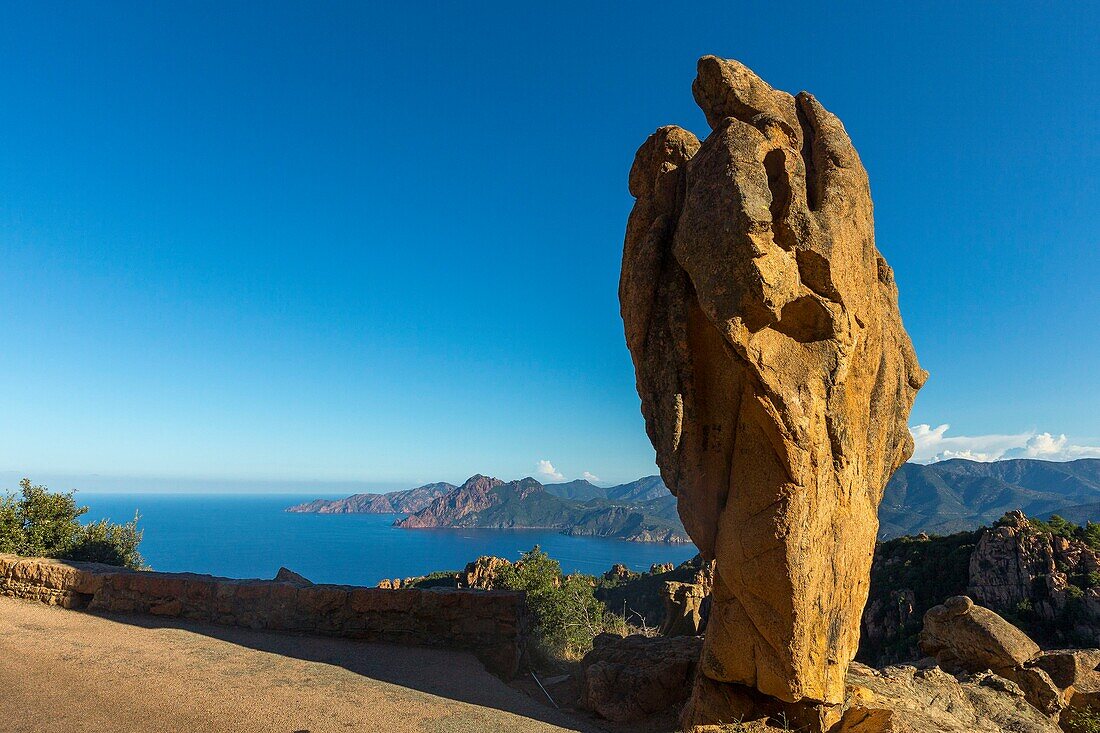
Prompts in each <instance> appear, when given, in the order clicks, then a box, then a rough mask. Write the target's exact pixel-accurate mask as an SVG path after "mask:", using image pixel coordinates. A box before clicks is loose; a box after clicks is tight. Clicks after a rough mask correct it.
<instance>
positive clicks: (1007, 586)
mask: <svg viewBox="0 0 1100 733" xmlns="http://www.w3.org/2000/svg"><path fill="white" fill-rule="evenodd" d="M1095 573H1100V553H1098V552H1097V551H1096V550H1093V549H1092V548H1091V547H1089V546H1088V545H1087V544H1085V543H1084V542H1082V541H1080V540H1075V539H1070V538H1066V537H1060V536H1058V535H1055V534H1052V533H1050V532H1044V531H1042V530H1041V529H1039V528H1038V527H1035V526H1033V525H1032V524H1031V522H1029V521H1028V519H1027V517H1026V516H1024V514H1023V513H1022V512H1011V513H1010V514H1007V515H1005V516H1004V517H1003V518H1002V519H1001V520H1000V522H999V523H998V526H996V527H992V528H990V529H989V530H987V531H986V532H984V533H983V534H982V537H981V540H979V542H978V546H977V548H975V550H974V553H973V554H972V555H971V557H970V585H969V588H968V590H967V592H968V593H969V594H970V595H971V596H973V597H974V599H975V600H976V601H977V602H978V603H981V604H982V605H984V606H988V607H990V608H996V609H1002V610H1006V611H1010V610H1015V609H1016V608H1018V607H1019V606H1020V605H1021V604H1022V605H1025V606H1026V607H1028V608H1030V609H1031V611H1032V613H1034V614H1035V615H1036V616H1037V617H1039V618H1040V619H1043V620H1045V621H1048V622H1052V621H1055V620H1056V619H1060V618H1064V617H1065V616H1066V613H1067V607H1068V606H1070V605H1071V604H1073V605H1076V606H1077V609H1076V611H1075V612H1074V613H1073V614H1072V615H1073V617H1074V618H1075V623H1074V627H1073V641H1074V642H1076V643H1087V644H1100V587H1095V586H1093V587H1086V588H1080V587H1078V586H1079V585H1081V584H1082V583H1081V581H1080V580H1078V581H1077V585H1075V584H1074V579H1075V578H1088V577H1090V575H1093V574H1095ZM1037 638H1038V637H1037ZM1048 641H1049V640H1048Z"/></svg>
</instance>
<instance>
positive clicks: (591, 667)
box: [580, 634, 703, 721]
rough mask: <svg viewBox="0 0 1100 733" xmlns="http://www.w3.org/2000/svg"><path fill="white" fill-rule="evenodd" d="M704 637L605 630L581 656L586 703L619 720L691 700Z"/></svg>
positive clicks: (605, 715)
mask: <svg viewBox="0 0 1100 733" xmlns="http://www.w3.org/2000/svg"><path fill="white" fill-rule="evenodd" d="M702 644H703V640H702V639H699V638H695V637H677V638H647V637H644V636H628V637H626V638H622V637H619V636H615V635H614V634H600V635H599V636H597V637H596V639H595V641H594V642H593V645H592V646H593V648H592V651H590V652H589V653H588V654H586V655H585V657H584V659H583V660H582V661H581V670H582V671H581V674H580V678H581V679H580V683H581V704H582V705H583V706H584V707H585V708H587V709H589V710H592V711H593V712H595V713H597V714H598V715H600V716H602V717H604V718H607V719H608V720H615V721H629V720H641V719H642V718H646V717H648V716H650V715H653V714H655V713H658V712H660V711H662V710H666V709H668V708H670V707H672V706H674V705H679V704H681V703H683V701H684V700H685V699H687V696H688V692H689V690H690V689H691V680H692V678H693V677H694V675H695V665H696V664H697V662H698V661H699V650H700V648H701V647H702Z"/></svg>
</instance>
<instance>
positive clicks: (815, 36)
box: [0, 2, 1100, 488]
mask: <svg viewBox="0 0 1100 733" xmlns="http://www.w3.org/2000/svg"><path fill="white" fill-rule="evenodd" d="M593 5H600V4H591V3H578V4H570V3H553V4H543V5H542V6H540V7H522V8H521V7H516V6H505V5H500V6H497V5H492V4H487V3H484V4H482V3H478V4H464V5H461V6H460V5H459V4H450V3H419V4H415V5H413V4H407V3H385V4H383V3H376V4H368V3H320V4H315V3H308V4H307V3H291V4H281V3H269V2H264V3H203V2H193V3H177V4H171V3H146V2H135V3H38V4H14V3H6V4H5V8H4V10H3V22H2V23H0V68H3V69H4V73H3V74H2V75H0V100H2V103H0V258H2V260H0V261H2V267H0V333H2V334H3V336H4V346H5V348H4V349H2V350H0V379H2V390H0V409H2V414H3V420H2V421H0V476H3V477H4V478H3V483H4V484H9V483H11V484H13V483H14V480H9V479H10V478H11V477H13V476H16V475H21V474H29V475H31V476H46V477H50V476H75V477H78V476H86V475H88V474H100V475H102V476H108V477H123V478H125V480H126V481H131V482H132V481H138V482H144V483H143V484H142V485H144V486H148V487H154V488H155V487H158V486H169V485H171V486H178V485H182V484H185V483H186V482H187V481H198V480H206V481H207V482H208V483H209V482H213V484H209V485H214V484H218V483H219V482H224V483H226V485H229V484H230V483H232V482H236V481H240V482H245V481H247V482H250V483H248V484H247V485H248V486H262V485H265V482H271V481H274V480H279V481H290V482H314V481H315V482H337V481H340V482H365V483H366V484H369V485H372V486H373V485H377V486H379V487H382V486H391V485H392V486H394V487H399V486H404V485H408V484H410V483H415V482H420V481H428V480H440V479H445V480H452V481H453V480H461V479H463V478H465V477H466V476H468V475H470V474H472V473H475V472H485V473H492V474H495V475H500V476H503V477H506V478H512V477H519V476H523V475H529V474H535V475H540V476H542V477H543V478H546V477H547V475H548V474H547V473H543V474H537V473H536V471H537V470H538V468H539V465H540V464H539V462H540V461H548V462H550V463H551V464H552V465H553V467H554V471H555V472H557V473H559V474H561V475H563V476H565V477H567V478H573V477H578V476H581V475H583V474H584V472H589V473H590V474H592V475H595V476H599V477H600V478H602V479H603V480H605V481H622V480H629V479H632V478H635V477H637V476H639V475H643V474H647V473H652V472H653V471H654V466H653V452H652V449H651V448H650V446H649V443H648V441H647V440H646V437H645V434H644V431H643V427H642V421H641V418H640V415H639V411H638V398H637V395H636V393H635V391H634V382H633V371H632V368H631V365H630V360H629V355H628V353H627V351H626V348H625V346H624V343H623V336H622V324H621V321H620V319H619V316H618V304H617V299H616V284H617V279H618V268H619V258H620V255H621V247H622V236H623V228H624V224H625V221H626V216H627V214H628V212H629V210H630V206H631V204H632V200H631V198H630V196H629V195H628V193H627V190H626V176H627V171H628V169H629V166H630V163H631V160H632V158H633V154H634V151H635V149H636V148H637V146H638V145H639V144H640V143H641V142H642V141H643V140H644V139H645V137H646V135H648V134H649V133H650V132H652V130H653V129H655V128H656V127H658V126H660V125H664V124H669V123H677V124H681V125H684V126H686V127H688V128H690V129H692V130H694V131H696V132H697V133H701V134H702V133H705V132H706V131H707V127H706V124H705V122H704V120H703V117H702V114H701V113H700V112H699V111H698V109H697V108H696V107H695V105H694V103H693V101H692V98H691V88H690V87H691V80H692V78H693V76H694V65H695V60H696V59H697V58H698V57H699V56H700V55H702V54H706V53H714V54H718V55H722V56H727V57H731V58H737V59H739V60H741V61H743V62H745V63H746V64H748V65H749V66H750V67H752V68H753V69H755V70H756V71H757V72H758V73H759V74H760V75H761V76H763V77H764V78H765V79H767V80H768V81H769V82H771V83H772V84H773V85H774V86H776V87H779V88H782V89H786V90H788V91H791V92H796V91H799V90H801V89H808V90H810V91H812V92H813V93H815V94H816V95H817V97H818V98H819V99H820V100H821V101H822V102H823V103H824V104H825V105H826V106H827V107H829V108H830V109H831V110H832V111H834V112H836V113H837V114H838V115H839V116H840V117H841V118H842V119H843V120H844V122H845V124H846V126H847V128H848V131H849V132H850V134H851V136H852V138H853V139H854V141H855V143H856V146H857V148H858V149H859V151H860V153H861V155H862V157H863V161H864V163H865V165H866V167H867V169H868V171H869V173H870V176H871V183H872V192H873V195H874V199H875V204H876V218H877V236H878V245H879V248H880V250H881V251H882V252H883V253H884V255H885V256H886V257H887V259H888V260H889V261H890V263H891V264H892V265H893V266H894V268H895V271H896V274H897V279H898V282H899V285H900V288H901V297H902V302H901V307H902V312H903V315H904V318H905V323H906V325H907V327H908V329H909V331H910V333H911V335H912V337H913V341H914V343H915V345H916V348H917V353H918V355H919V356H920V359H921V362H922V364H923V365H924V366H925V367H926V368H927V369H928V370H929V371H930V372H931V373H932V377H931V379H930V381H929V382H928V385H927V386H926V387H925V388H924V390H923V391H922V392H921V394H920V396H919V397H918V400H917V404H916V407H915V409H914V411H913V418H912V421H911V422H912V424H913V425H914V426H920V425H924V426H927V427H926V428H923V429H921V428H915V429H916V430H917V432H918V438H919V441H918V442H919V444H920V448H921V451H922V454H921V455H922V457H923V458H924V459H927V458H930V457H932V456H935V455H941V456H942V455H949V454H962V455H967V454H969V455H974V456H978V457H986V458H991V457H997V456H1004V455H1040V456H1047V457H1055V458H1066V457H1074V456H1077V455H1100V449H1096V448H1093V446H1100V419H1098V417H1097V416H1098V415H1100V390H1098V389H1097V383H1096V380H1097V377H1096V375H1097V358H1098V356H1100V340H1098V338H1097V324H1098V315H1100V287H1098V286H1097V283H1098V282H1100V261H1098V258H1097V246H1098V244H1100V241H1098V240H1100V237H1098V224H1097V221H1098V219H1097V216H1096V213H1097V205H1096V201H1097V199H1098V195H1100V190H1098V189H1100V177H1098V175H1097V170H1098V167H1100V135H1097V130H1098V129H1100V126H1098V124H1097V123H1098V121H1100V120H1098V116H1100V105H1098V104H1097V101H1096V100H1097V99H1098V98H1100V89H1098V85H1100V84H1098V78H1100V74H1098V71H1100V54H1098V51H1097V48H1096V46H1095V44H1094V41H1095V38H1096V37H1097V35H1098V31H1100V27H1098V25H1100V23H1098V15H1100V14H1098V13H1097V12H1096V10H1095V6H1093V7H1092V8H1090V7H1089V6H1088V5H1087V4H1084V3H1082V4H1079V5H1074V4H1070V3H1057V4H1045V3H998V4H992V3H990V4H985V3H968V4H963V3H950V4H928V3H925V4H922V3H913V4H909V5H910V6H911V7H907V8H899V7H894V6H897V5H899V4H894V3H874V4H865V5H848V6H845V7H844V8H838V7H827V6H826V4H822V3H805V4H800V3H789V4H786V5H784V6H783V7H782V9H781V10H777V9H776V8H775V7H774V6H770V5H767V4H763V3H760V4H737V3H730V2H724V3H716V4H706V3H700V4H695V5H691V6H677V7H672V6H669V5H668V4H667V3H662V4H652V5H650V4H644V3H631V4H621V5H611V4H606V5H602V6H601V7H593ZM967 6H969V7H967ZM948 424H949V425H950V428H943V427H942V426H944V425H948ZM1047 433H1049V434H1050V435H1049V436H1047V435H1046V434H1047ZM543 468H546V467H545V466H543ZM66 480H68V479H66ZM71 480H72V482H73V485H79V484H80V480H79V479H76V478H73V479H71ZM120 480H121V479H120ZM107 483H108V484H109V483H110V482H109V481H107ZM239 485H245V484H244V483H242V484H239ZM58 488H62V487H61V486H59V487H58Z"/></svg>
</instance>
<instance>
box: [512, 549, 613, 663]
mask: <svg viewBox="0 0 1100 733" xmlns="http://www.w3.org/2000/svg"><path fill="white" fill-rule="evenodd" d="M495 584H496V585H497V586H498V587H502V588H509V589H511V590H522V591H525V592H526V594H527V607H528V608H529V609H530V610H531V615H532V616H533V617H534V621H535V632H536V634H537V636H538V638H539V640H540V641H541V642H542V647H543V652H544V653H545V654H546V655H547V656H549V657H564V658H566V659H575V658H577V657H579V656H581V655H583V654H584V653H585V652H587V651H588V650H589V649H591V648H592V640H593V639H594V638H595V637H596V635H597V634H599V633H601V632H604V631H620V632H621V631H622V629H623V628H624V627H625V622H624V621H623V620H622V619H621V618H619V617H618V616H615V614H612V613H609V612H608V611H607V609H606V608H605V607H604V605H603V603H601V602H600V601H599V600H598V599H597V598H596V597H595V596H594V595H593V590H594V588H595V584H594V582H593V579H592V578H591V577H589V576H586V575H581V574H579V573H577V574H574V575H563V574H562V570H561V563H559V562H558V561H557V560H555V559H553V558H552V557H550V556H549V555H547V554H546V553H545V552H543V551H542V549H540V548H539V546H538V545H536V546H535V547H534V548H533V549H532V550H530V551H529V552H525V553H524V554H523V556H522V557H521V558H520V560H519V562H517V563H516V564H515V565H511V566H508V567H505V568H503V569H502V570H501V571H500V572H499V574H498V575H497V578H496V580H495Z"/></svg>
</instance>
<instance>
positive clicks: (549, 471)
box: [535, 458, 565, 481]
mask: <svg viewBox="0 0 1100 733" xmlns="http://www.w3.org/2000/svg"><path fill="white" fill-rule="evenodd" d="M535 472H536V473H538V475H539V476H542V477H543V478H552V479H554V480H555V481H561V480H562V479H564V478H565V474H563V473H561V472H560V471H558V469H556V468H554V464H553V463H551V462H550V461H548V460H546V459H545V458H544V459H542V460H541V461H539V462H538V465H537V466H536V467H535Z"/></svg>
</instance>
